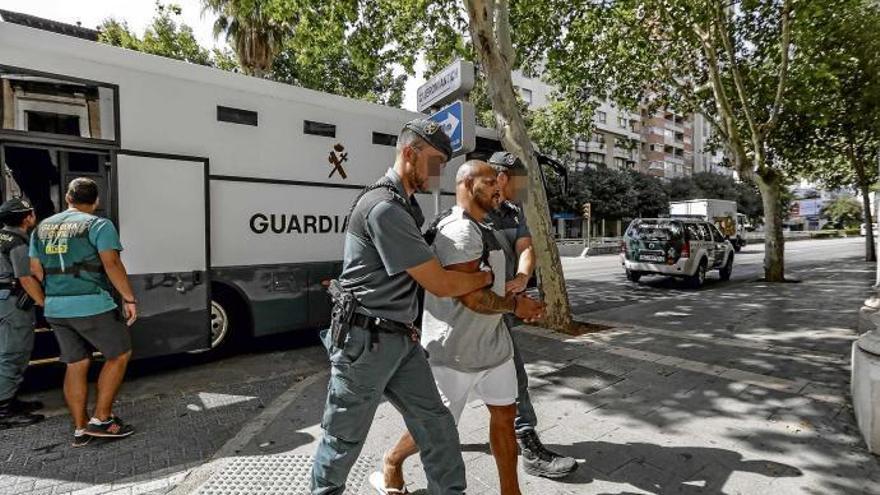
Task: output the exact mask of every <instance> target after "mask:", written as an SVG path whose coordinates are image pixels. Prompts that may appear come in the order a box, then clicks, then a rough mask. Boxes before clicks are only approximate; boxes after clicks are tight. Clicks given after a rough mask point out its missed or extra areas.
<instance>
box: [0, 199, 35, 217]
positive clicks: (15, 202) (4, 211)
mask: <svg viewBox="0 0 880 495" xmlns="http://www.w3.org/2000/svg"><path fill="white" fill-rule="evenodd" d="M29 211H34V207H33V206H31V204H30V203H28V202H27V201H25V200H23V199H21V198H12V199H10V200H9V201H7V202H5V203H3V204H2V205H0V216H5V215H8V214H10V213H27V212H29Z"/></svg>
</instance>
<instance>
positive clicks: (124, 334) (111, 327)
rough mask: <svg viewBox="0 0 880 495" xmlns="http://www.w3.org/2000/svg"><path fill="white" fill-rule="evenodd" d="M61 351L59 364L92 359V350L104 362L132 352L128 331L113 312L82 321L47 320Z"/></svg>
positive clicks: (80, 319)
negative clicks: (103, 358) (100, 355)
mask: <svg viewBox="0 0 880 495" xmlns="http://www.w3.org/2000/svg"><path fill="white" fill-rule="evenodd" d="M47 320H48V321H49V324H50V325H52V331H53V332H55V338H56V339H58V347H60V348H61V362H62V363H75V362H77V361H82V360H83V359H88V358H90V357H91V356H92V349H97V350H98V352H100V353H101V354H103V355H104V357H105V358H107V359H113V358H117V357H119V356H121V355H123V354H125V353H126V352H128V351H130V350H131V336H130V335H129V333H128V327H127V326H126V325H125V323H123V322H122V321H120V319H119V317H118V313H117V312H116V310H112V311H108V312H106V313H101V314H97V315H94V316H84V317H82V318H47Z"/></svg>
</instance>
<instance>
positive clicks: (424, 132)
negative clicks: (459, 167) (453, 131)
mask: <svg viewBox="0 0 880 495" xmlns="http://www.w3.org/2000/svg"><path fill="white" fill-rule="evenodd" d="M403 128H404V130H405V129H409V130H411V131H413V132H415V133H416V134H418V135H419V137H420V138H422V139H423V140H425V142H427V143H428V144H430V145H431V147H432V148H434V149H436V150H437V151H439V152H440V153H443V154H444V155H446V159H447V160H449V159H450V158H452V142H451V141H450V140H449V136H447V135H446V133H445V132H443V127H442V126H441V125H440V124H438V123H437V122H434V121H433V120H429V119H414V120H410V121H409V122H407V123H406V124H405V125H404V126H403Z"/></svg>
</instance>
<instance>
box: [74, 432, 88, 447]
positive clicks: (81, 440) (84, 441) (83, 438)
mask: <svg viewBox="0 0 880 495" xmlns="http://www.w3.org/2000/svg"><path fill="white" fill-rule="evenodd" d="M91 441H92V437H90V436H88V435H86V434H85V432H83V433H80V434H79V435H77V434H76V433H74V434H73V441H72V442H70V446H71V447H85V446H86V445H88V444H89V442H91Z"/></svg>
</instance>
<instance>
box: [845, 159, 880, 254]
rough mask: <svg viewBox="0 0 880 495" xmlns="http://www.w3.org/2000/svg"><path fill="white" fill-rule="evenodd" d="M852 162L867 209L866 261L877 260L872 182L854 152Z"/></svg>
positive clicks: (865, 214) (863, 203) (863, 202)
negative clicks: (872, 206) (872, 208)
mask: <svg viewBox="0 0 880 495" xmlns="http://www.w3.org/2000/svg"><path fill="white" fill-rule="evenodd" d="M849 159H850V162H851V163H852V166H853V169H855V171H856V177H857V179H858V181H859V184H858V186H859V191H861V193H862V206H863V207H864V209H865V212H864V218H865V261H877V253H876V251H875V247H874V223H873V222H874V219H873V218H872V215H871V198H870V196H869V194H870V192H871V184H869V183H868V178H867V174H866V173H865V164H864V163H863V162H862V160H861V159H859V158H857V157H856V156H855V154H854V153H852V152H851V153H850V157H849Z"/></svg>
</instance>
